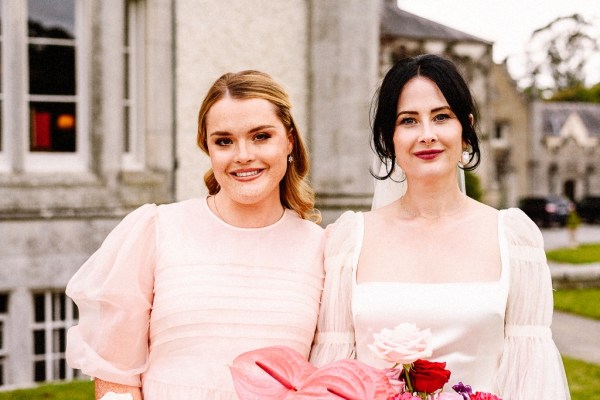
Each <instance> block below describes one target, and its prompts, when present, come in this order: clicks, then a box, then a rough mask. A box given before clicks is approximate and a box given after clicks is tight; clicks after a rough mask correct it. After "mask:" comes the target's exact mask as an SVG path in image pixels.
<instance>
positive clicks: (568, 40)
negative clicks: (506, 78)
mask: <svg viewBox="0 0 600 400" xmlns="http://www.w3.org/2000/svg"><path fill="white" fill-rule="evenodd" d="M599 43H600V34H599V33H598V29H597V27H596V26H594V25H593V24H592V23H591V22H589V21H587V20H586V19H585V18H583V17H582V16H581V15H579V14H573V15H571V16H567V17H559V18H556V19H555V20H554V21H552V22H550V23H549V24H548V25H546V26H544V27H542V28H539V29H537V30H535V31H534V32H533V34H532V35H531V39H530V41H529V44H528V48H527V55H526V57H527V73H526V75H525V76H524V77H523V79H522V82H521V83H522V84H523V83H524V86H525V87H527V89H526V92H528V93H530V94H531V95H533V96H536V97H544V98H550V97H551V96H552V94H553V93H555V92H562V91H566V90H568V89H573V88H579V87H581V88H583V87H585V83H586V67H587V65H588V62H589V60H590V58H592V57H591V56H592V55H598V54H599V53H600V45H599Z"/></svg>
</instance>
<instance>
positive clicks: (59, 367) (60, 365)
mask: <svg viewBox="0 0 600 400" xmlns="http://www.w3.org/2000/svg"><path fill="white" fill-rule="evenodd" d="M66 377H67V363H66V362H65V359H64V358H60V359H58V360H54V379H57V378H58V379H65V378H66Z"/></svg>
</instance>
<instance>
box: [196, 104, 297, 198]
mask: <svg viewBox="0 0 600 400" xmlns="http://www.w3.org/2000/svg"><path fill="white" fill-rule="evenodd" d="M206 132H207V145H208V153H209V156H210V161H211V164H212V169H213V171H214V174H215V178H216V180H217V182H218V183H219V186H220V187H221V190H220V193H221V194H220V195H219V196H223V195H224V196H225V197H227V198H229V199H230V200H231V201H234V202H237V203H241V204H246V205H249V204H259V203H261V202H262V203H265V204H272V203H273V202H275V201H276V202H279V201H280V200H279V183H280V182H281V180H282V179H283V177H284V175H285V172H286V170H287V167H288V162H287V157H288V155H289V154H290V153H291V152H292V146H293V145H292V138H291V135H290V134H289V133H288V132H287V130H286V128H285V127H284V126H283V123H282V122H281V120H280V119H279V118H278V117H277V114H276V113H275V106H274V105H273V104H272V103H270V102H269V101H267V100H264V99H259V98H257V99H243V100H238V99H232V98H229V97H225V98H223V99H221V100H219V101H218V102H216V103H215V104H214V105H213V106H212V107H211V109H210V110H209V111H208V113H207V115H206Z"/></svg>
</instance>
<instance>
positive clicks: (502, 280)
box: [311, 55, 569, 400]
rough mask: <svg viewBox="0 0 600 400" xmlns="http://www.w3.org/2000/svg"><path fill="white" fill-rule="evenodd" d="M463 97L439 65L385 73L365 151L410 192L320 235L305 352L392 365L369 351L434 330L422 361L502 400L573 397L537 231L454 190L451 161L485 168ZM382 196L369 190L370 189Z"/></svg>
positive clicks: (414, 63) (444, 64) (412, 63)
mask: <svg viewBox="0 0 600 400" xmlns="http://www.w3.org/2000/svg"><path fill="white" fill-rule="evenodd" d="M476 122H477V112H476V107H475V104H474V101H473V99H472V96H471V94H470V91H469V88H468V86H467V84H466V82H465V80H464V79H463V77H462V76H461V74H460V73H459V71H458V70H457V68H456V67H455V65H454V64H453V63H452V62H451V61H449V60H446V59H444V58H442V57H438V56H434V55H423V56H419V57H415V58H410V59H405V60H402V61H400V62H399V63H397V64H396V65H395V66H394V67H393V68H392V69H391V70H390V71H389V72H388V73H387V75H386V76H385V78H384V80H383V82H382V85H381V88H380V90H379V93H378V98H377V104H376V108H375V114H374V121H373V148H374V149H375V150H376V152H377V155H378V157H379V158H380V159H381V161H382V164H383V165H388V166H389V168H388V169H387V171H386V172H385V173H384V175H383V176H381V177H380V178H388V177H389V176H390V175H392V174H393V173H397V172H398V171H396V170H397V169H400V170H401V171H402V173H401V175H403V179H404V182H405V185H406V191H405V194H404V195H403V196H402V197H400V198H398V199H396V200H395V201H393V202H391V203H390V204H388V205H385V206H383V207H381V208H377V209H374V210H373V211H371V212H366V213H353V212H347V213H345V214H343V215H342V216H341V217H340V218H339V219H338V221H336V223H335V224H333V225H331V226H330V227H328V229H327V231H326V245H325V271H326V278H325V289H324V293H323V299H322V306H321V312H320V315H319V322H318V327H317V335H316V337H315V343H314V345H313V349H312V352H311V360H312V361H313V362H314V363H315V364H317V365H322V364H324V363H327V362H330V361H332V360H335V359H340V358H357V359H358V360H361V361H364V362H366V363H367V364H369V365H372V366H375V367H381V368H383V367H391V365H389V364H388V363H386V362H384V361H383V360H380V359H378V358H376V356H375V354H373V353H372V352H371V351H370V350H369V349H368V347H367V346H368V345H369V344H371V343H372V342H373V333H377V332H379V331H381V330H382V329H383V328H389V329H392V328H394V327H395V326H396V325H398V324H399V323H403V322H408V323H414V324H416V325H417V326H418V327H419V328H420V329H427V328H429V329H431V332H432V340H433V346H434V350H433V356H432V358H431V359H430V360H431V361H444V362H446V363H447V366H446V367H447V369H449V370H450V371H451V377H450V382H449V383H448V384H447V386H446V387H445V390H451V389H450V387H451V386H452V385H454V384H456V383H458V382H459V381H462V382H463V383H465V384H469V385H471V386H472V387H473V389H476V390H478V391H484V392H491V393H495V394H497V395H499V396H501V397H502V398H503V399H504V400H529V399H534V398H537V399H542V398H552V399H559V400H562V399H568V398H569V392H568V387H567V382H566V379H565V374H564V369H563V366H562V362H561V357H560V354H559V352H558V350H557V349H556V347H555V345H554V342H553V340H552V334H551V331H550V324H551V320H552V310H553V307H552V287H551V279H550V273H549V269H548V266H547V263H546V259H545V253H544V247H543V242H542V235H541V233H540V231H539V229H538V228H537V227H536V226H535V225H534V223H533V222H532V221H531V220H530V219H529V218H528V217H527V216H525V214H524V213H523V212H521V211H520V210H518V209H508V210H502V211H498V210H496V209H494V208H492V207H489V206H487V205H485V204H482V203H479V202H477V201H475V200H473V199H471V198H469V197H467V196H466V195H465V194H464V193H463V192H461V190H460V188H459V184H458V180H457V165H458V166H460V168H463V169H473V168H475V167H476V166H477V164H478V163H479V160H480V150H479V144H478V138H477V134H476V129H475V127H476ZM376 196H377V193H376Z"/></svg>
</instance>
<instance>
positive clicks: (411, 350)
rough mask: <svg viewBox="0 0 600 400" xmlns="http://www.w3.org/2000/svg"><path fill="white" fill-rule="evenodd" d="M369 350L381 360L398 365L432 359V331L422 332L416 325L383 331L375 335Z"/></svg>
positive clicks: (406, 325) (400, 326)
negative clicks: (421, 359)
mask: <svg viewBox="0 0 600 400" xmlns="http://www.w3.org/2000/svg"><path fill="white" fill-rule="evenodd" d="M373 337H374V338H375V341H374V342H373V344H370V345H368V347H369V349H370V350H371V351H372V352H373V353H375V355H376V356H377V357H379V358H381V359H384V360H386V361H389V362H393V363H397V364H402V365H406V364H411V363H413V362H415V361H416V360H418V359H420V358H428V357H431V354H432V352H433V348H432V345H431V331H430V330H429V329H425V330H422V331H420V330H419V329H417V326H416V325H414V324H408V323H403V324H400V325H398V326H397V327H395V328H394V329H383V330H382V331H381V332H379V333H376V334H374V335H373Z"/></svg>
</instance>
